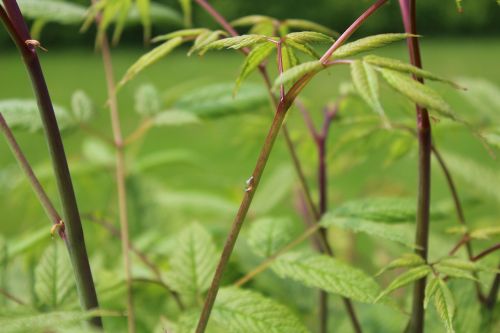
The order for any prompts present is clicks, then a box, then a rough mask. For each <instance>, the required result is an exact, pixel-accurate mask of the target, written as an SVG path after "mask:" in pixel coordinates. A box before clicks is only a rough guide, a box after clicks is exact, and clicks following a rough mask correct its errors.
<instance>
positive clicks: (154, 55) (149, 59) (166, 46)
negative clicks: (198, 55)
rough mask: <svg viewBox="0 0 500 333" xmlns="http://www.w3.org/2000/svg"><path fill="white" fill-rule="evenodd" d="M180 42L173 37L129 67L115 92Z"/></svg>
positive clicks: (181, 40) (180, 38)
mask: <svg viewBox="0 0 500 333" xmlns="http://www.w3.org/2000/svg"><path fill="white" fill-rule="evenodd" d="M182 42H183V39H182V37H175V38H173V39H170V40H168V41H167V42H165V43H163V44H161V45H160V46H157V47H155V48H154V49H153V50H151V51H149V52H148V53H146V54H144V55H143V56H142V57H140V58H139V60H137V61H136V62H135V63H134V64H133V65H132V66H130V68H129V69H128V70H127V72H126V73H125V76H124V77H123V78H122V79H121V81H120V82H119V83H118V86H117V88H116V89H117V91H118V90H119V89H120V88H121V87H123V86H124V85H125V84H126V83H127V82H128V81H130V80H132V79H133V78H134V77H135V76H136V75H137V74H139V73H140V72H142V71H143V70H144V69H146V68H147V67H149V66H151V65H152V64H154V63H155V62H157V61H159V60H160V59H161V58H163V57H165V56H166V55H167V54H169V53H170V52H172V51H173V50H174V49H175V48H176V47H177V46H179V45H181V44H182Z"/></svg>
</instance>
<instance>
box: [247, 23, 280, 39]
mask: <svg viewBox="0 0 500 333" xmlns="http://www.w3.org/2000/svg"><path fill="white" fill-rule="evenodd" d="M275 30H276V26H275V25H274V21H272V20H268V21H262V22H259V23H257V24H256V25H254V26H253V27H252V28H251V29H250V31H248V33H249V34H254V35H262V36H267V37H273V36H274V35H275V34H276V32H275Z"/></svg>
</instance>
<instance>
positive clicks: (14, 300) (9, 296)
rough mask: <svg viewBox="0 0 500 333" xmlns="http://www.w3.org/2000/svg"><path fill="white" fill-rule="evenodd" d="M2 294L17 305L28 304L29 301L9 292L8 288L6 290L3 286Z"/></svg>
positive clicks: (0, 291)
mask: <svg viewBox="0 0 500 333" xmlns="http://www.w3.org/2000/svg"><path fill="white" fill-rule="evenodd" d="M0 295H3V296H4V297H5V298H7V299H8V300H10V301H12V302H14V303H16V304H17V305H21V306H26V305H27V303H26V302H25V301H22V300H21V299H19V298H17V297H16V296H14V295H12V294H11V293H9V292H8V291H7V290H4V289H2V288H0Z"/></svg>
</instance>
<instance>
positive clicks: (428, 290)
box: [424, 275, 439, 310]
mask: <svg viewBox="0 0 500 333" xmlns="http://www.w3.org/2000/svg"><path fill="white" fill-rule="evenodd" d="M438 287H439V278H438V277H437V276H435V275H432V276H431V278H430V279H429V281H428V282H427V284H426V285H425V298H424V309H426V310H427V306H428V305H429V302H430V300H431V299H432V298H433V297H434V294H435V293H436V290H437V289H438Z"/></svg>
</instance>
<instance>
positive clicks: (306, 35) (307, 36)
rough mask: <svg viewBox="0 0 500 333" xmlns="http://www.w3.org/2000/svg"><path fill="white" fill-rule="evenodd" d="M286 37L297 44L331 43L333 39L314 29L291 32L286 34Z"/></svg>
mask: <svg viewBox="0 0 500 333" xmlns="http://www.w3.org/2000/svg"><path fill="white" fill-rule="evenodd" d="M286 39H287V40H291V41H294V42H296V43H299V44H306V43H332V42H333V41H334V39H333V38H332V37H330V36H328V35H325V34H322V33H320V32H315V31H301V32H292V33H289V34H288V35H286Z"/></svg>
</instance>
